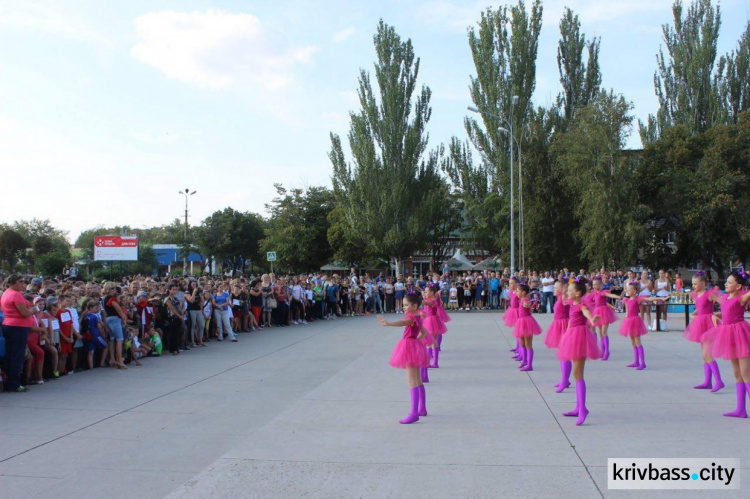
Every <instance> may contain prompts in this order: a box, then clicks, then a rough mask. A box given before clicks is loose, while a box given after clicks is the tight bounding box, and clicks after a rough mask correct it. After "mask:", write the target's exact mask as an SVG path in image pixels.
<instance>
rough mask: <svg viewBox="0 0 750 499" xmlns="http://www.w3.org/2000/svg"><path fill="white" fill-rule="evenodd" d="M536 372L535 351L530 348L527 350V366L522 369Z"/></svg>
mask: <svg viewBox="0 0 750 499" xmlns="http://www.w3.org/2000/svg"><path fill="white" fill-rule="evenodd" d="M533 370H534V349H533V348H529V349H528V350H526V366H525V367H522V368H521V371H533Z"/></svg>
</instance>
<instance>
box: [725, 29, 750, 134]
mask: <svg viewBox="0 0 750 499" xmlns="http://www.w3.org/2000/svg"><path fill="white" fill-rule="evenodd" d="M719 74H720V75H721V76H722V81H721V88H720V92H721V100H722V103H723V105H724V108H725V109H726V112H727V115H728V117H729V120H730V121H731V122H732V123H737V121H738V120H739V116H740V113H742V112H743V111H749V110H750V22H748V23H747V24H746V25H745V32H744V33H742V37H741V38H740V40H739V42H738V43H737V49H736V50H733V51H732V52H730V53H729V54H727V55H725V56H723V57H722V58H721V59H719Z"/></svg>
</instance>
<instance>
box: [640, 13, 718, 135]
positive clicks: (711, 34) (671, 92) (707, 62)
mask: <svg viewBox="0 0 750 499" xmlns="http://www.w3.org/2000/svg"><path fill="white" fill-rule="evenodd" d="M682 12H683V8H682V1H681V0H676V1H675V3H674V4H673V5H672V15H673V18H674V19H673V26H670V25H669V24H664V25H663V26H662V32H663V36H664V43H665V45H666V48H667V55H666V56H665V54H664V52H663V51H662V50H659V54H658V55H657V57H656V62H657V71H656V73H655V74H654V87H655V90H656V96H657V97H658V99H659V110H658V111H657V113H656V116H654V115H650V116H649V118H648V121H647V123H646V124H644V123H642V122H639V128H640V132H641V140H642V142H643V143H644V144H648V143H651V142H653V140H655V139H656V138H658V137H659V136H660V135H661V134H662V133H664V131H665V130H666V129H667V128H669V127H671V126H675V125H678V124H680V125H684V126H685V127H686V128H687V130H688V131H689V132H690V133H701V132H704V131H706V130H707V129H708V128H710V127H711V126H713V125H714V124H717V123H722V122H723V121H724V119H725V116H726V113H725V111H724V109H723V107H722V105H721V101H720V97H719V88H718V87H719V85H718V83H717V82H718V81H719V80H720V76H717V75H716V74H715V73H714V63H715V62H716V43H717V41H718V38H719V27H720V26H721V13H720V9H719V7H718V6H717V7H716V8H715V9H714V7H713V6H712V4H711V0H694V2H693V3H692V4H691V5H690V7H689V8H688V10H687V13H686V14H685V16H684V17H683V15H682Z"/></svg>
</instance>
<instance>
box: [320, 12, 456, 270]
mask: <svg viewBox="0 0 750 499" xmlns="http://www.w3.org/2000/svg"><path fill="white" fill-rule="evenodd" d="M373 41H374V45H375V51H376V54H377V61H376V63H375V80H376V83H377V89H378V91H379V99H378V97H376V95H375V92H374V91H373V87H372V84H371V81H370V74H369V73H368V72H367V71H365V70H364V69H363V70H360V76H359V101H360V105H361V110H360V111H359V112H358V113H354V112H352V113H350V119H351V125H350V130H349V135H348V138H349V146H350V149H351V152H352V163H351V164H350V163H348V162H347V161H346V157H345V155H344V151H343V149H342V145H341V139H340V138H339V136H338V135H336V134H334V133H331V143H332V147H331V152H330V153H329V158H330V159H331V163H332V164H333V187H334V192H335V193H336V196H337V198H338V199H339V200H341V203H342V204H343V206H344V214H345V218H346V222H347V225H348V226H349V230H350V231H351V232H352V233H354V234H356V235H357V239H358V240H363V241H366V242H367V243H368V244H370V245H371V247H372V248H373V252H374V253H375V254H377V255H378V256H379V257H382V258H390V259H394V260H395V261H396V265H397V271H399V272H400V265H401V260H403V259H404V258H406V257H408V256H410V255H412V254H413V253H414V251H415V250H417V249H419V248H421V247H422V246H423V245H424V238H425V234H426V233H427V227H426V226H425V223H424V220H425V219H424V217H422V216H420V213H419V212H420V210H421V209H422V208H423V200H424V198H425V195H426V193H427V192H428V191H429V189H430V188H431V187H432V186H430V185H429V184H428V182H429V181H430V180H431V179H432V178H434V174H435V171H436V169H437V168H438V166H439V161H440V157H441V156H442V148H439V149H438V150H434V151H431V152H430V153H429V154H428V155H427V158H426V159H425V158H424V155H425V152H426V150H427V142H428V135H427V133H426V131H425V126H426V125H427V123H428V122H429V119H430V115H431V114H432V110H431V108H430V96H431V92H430V89H429V88H428V87H427V86H422V88H421V91H420V92H419V94H418V95H417V96H416V99H413V97H414V92H415V90H416V85H417V77H418V76H419V59H418V58H415V56H414V49H413V47H412V43H411V40H407V41H405V42H404V41H402V40H401V37H400V36H399V35H398V34H397V33H396V31H395V29H394V28H393V27H391V26H388V25H386V24H385V23H384V22H383V21H382V20H381V21H380V23H379V24H378V30H377V33H376V34H375V36H374V37H373Z"/></svg>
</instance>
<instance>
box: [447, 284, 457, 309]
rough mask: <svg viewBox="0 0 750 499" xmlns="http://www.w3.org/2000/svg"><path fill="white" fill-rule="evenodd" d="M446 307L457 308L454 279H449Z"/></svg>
mask: <svg viewBox="0 0 750 499" xmlns="http://www.w3.org/2000/svg"><path fill="white" fill-rule="evenodd" d="M448 309H449V310H458V288H456V281H451V289H450V292H449V295H448Z"/></svg>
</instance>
